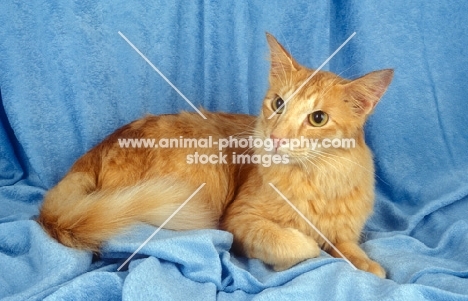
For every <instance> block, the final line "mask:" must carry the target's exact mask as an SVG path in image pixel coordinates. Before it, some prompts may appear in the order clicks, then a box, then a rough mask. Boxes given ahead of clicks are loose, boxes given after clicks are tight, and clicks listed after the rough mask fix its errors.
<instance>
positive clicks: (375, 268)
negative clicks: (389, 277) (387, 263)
mask: <svg viewBox="0 0 468 301" xmlns="http://www.w3.org/2000/svg"><path fill="white" fill-rule="evenodd" d="M355 266H356V268H358V269H360V270H363V271H366V272H369V273H372V274H374V275H376V276H377V277H380V278H382V279H385V277H386V272H385V269H384V268H383V267H382V266H381V265H380V264H378V263H377V262H375V261H373V260H371V259H366V260H360V261H358V262H356V263H355Z"/></svg>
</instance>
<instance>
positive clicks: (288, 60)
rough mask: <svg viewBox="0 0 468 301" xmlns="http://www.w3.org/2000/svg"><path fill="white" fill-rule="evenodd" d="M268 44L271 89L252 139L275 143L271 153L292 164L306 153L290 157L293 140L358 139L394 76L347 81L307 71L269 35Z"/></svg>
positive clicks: (374, 74) (373, 74)
mask: <svg viewBox="0 0 468 301" xmlns="http://www.w3.org/2000/svg"><path fill="white" fill-rule="evenodd" d="M267 40H268V44H269V46H270V59H271V68H270V74H269V83H270V87H269V89H268V91H267V93H266V96H265V99H264V102H263V106H262V109H261V112H260V116H259V119H258V122H257V128H256V135H257V138H261V139H269V138H271V139H274V140H275V147H274V149H273V152H277V153H280V154H282V153H284V154H288V155H290V156H291V157H293V158H294V157H295V156H302V155H305V153H307V152H308V150H307V149H301V147H298V148H296V149H295V150H294V151H292V150H291V148H290V144H288V141H290V140H292V139H316V141H324V139H327V140H326V141H333V139H343V138H345V139H349V138H352V139H362V137H363V126H364V123H365V121H366V119H367V117H368V116H369V115H370V114H371V113H372V111H373V109H374V107H375V106H376V104H377V103H378V101H379V100H380V98H381V97H382V95H383V94H384V93H385V91H386V89H387V87H388V86H389V84H390V82H391V80H392V77H393V70H391V69H385V70H381V71H375V72H371V73H369V74H367V75H364V76H362V77H360V78H357V79H355V80H347V79H344V78H341V77H339V76H338V75H336V74H334V73H332V72H327V71H318V72H316V71H315V70H312V69H308V68H306V67H304V66H302V65H300V64H299V63H297V62H296V60H295V59H294V58H293V57H292V56H291V55H290V54H289V53H288V52H287V51H286V50H285V49H284V47H283V46H282V45H281V44H280V43H278V41H277V40H276V39H275V38H274V37H273V36H272V35H270V34H267ZM314 73H315V74H314ZM313 74H314V75H313ZM312 75H313V76H312ZM284 141H286V142H285V143H279V142H284ZM276 143H277V144H276ZM321 150H322V151H330V150H326V149H321Z"/></svg>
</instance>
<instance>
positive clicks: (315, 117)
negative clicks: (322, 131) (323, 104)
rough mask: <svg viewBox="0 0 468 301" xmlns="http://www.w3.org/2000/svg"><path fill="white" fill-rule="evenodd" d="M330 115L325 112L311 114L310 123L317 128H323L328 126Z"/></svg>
mask: <svg viewBox="0 0 468 301" xmlns="http://www.w3.org/2000/svg"><path fill="white" fill-rule="evenodd" d="M327 122H328V114H327V113H325V112H324V111H315V112H313V113H311V114H309V123H310V124H311V125H312V126H315V127H321V126H324V125H325V124H327Z"/></svg>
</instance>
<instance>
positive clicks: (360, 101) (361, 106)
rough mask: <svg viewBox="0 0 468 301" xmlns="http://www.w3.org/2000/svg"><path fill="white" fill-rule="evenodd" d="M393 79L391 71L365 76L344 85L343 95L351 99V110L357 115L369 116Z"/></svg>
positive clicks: (375, 72) (376, 72)
mask: <svg viewBox="0 0 468 301" xmlns="http://www.w3.org/2000/svg"><path fill="white" fill-rule="evenodd" d="M392 78H393V69H384V70H380V71H374V72H371V73H369V74H366V75H364V76H362V77H360V78H358V79H355V80H353V81H351V82H349V83H346V84H344V89H345V95H346V97H349V98H351V99H346V101H347V102H349V101H350V100H351V105H352V106H353V110H354V111H355V112H356V113H357V114H359V115H368V114H370V113H371V112H372V111H373V109H374V107H375V106H376V105H377V103H378V102H379V100H380V98H381V97H382V96H383V95H384V93H385V91H386V90H387V88H388V86H389V85H390V82H391V81H392Z"/></svg>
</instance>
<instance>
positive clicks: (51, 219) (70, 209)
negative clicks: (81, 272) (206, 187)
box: [38, 172, 219, 251]
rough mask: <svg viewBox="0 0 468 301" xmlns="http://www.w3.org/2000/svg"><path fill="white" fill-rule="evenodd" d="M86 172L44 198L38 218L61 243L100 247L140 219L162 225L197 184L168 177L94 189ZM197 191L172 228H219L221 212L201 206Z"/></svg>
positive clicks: (69, 177)
mask: <svg viewBox="0 0 468 301" xmlns="http://www.w3.org/2000/svg"><path fill="white" fill-rule="evenodd" d="M93 183H94V181H93V180H92V178H91V177H90V176H89V175H87V174H85V173H81V172H79V173H73V174H69V175H67V176H66V177H65V178H64V179H63V180H62V181H61V182H60V183H59V184H58V185H57V186H56V187H54V188H53V189H51V190H50V191H49V192H48V194H47V195H46V197H45V199H44V203H43V206H42V208H41V211H40V215H39V218H38V222H39V223H40V224H41V225H42V227H43V228H44V229H45V231H46V232H47V233H48V234H49V235H50V236H52V237H53V238H55V239H56V240H57V241H59V242H61V243H62V244H64V245H66V246H69V247H72V248H78V249H85V250H92V251H98V250H99V247H100V245H101V244H102V243H103V242H104V241H106V240H108V239H109V238H111V237H112V236H114V235H116V234H118V233H119V232H121V231H122V230H124V229H125V228H127V227H128V226H130V225H132V224H135V223H136V222H146V223H150V224H152V225H156V226H160V225H161V224H162V223H163V222H164V221H165V220H166V219H167V218H168V217H169V216H170V215H171V214H172V213H174V212H175V211H176V210H177V208H178V207H179V206H180V205H181V204H182V203H183V202H184V201H185V200H187V199H188V198H189V197H190V195H191V194H192V193H193V192H194V191H195V189H190V188H189V187H187V185H182V183H177V182H173V181H169V180H164V179H155V180H150V181H146V182H143V183H141V184H139V185H136V186H131V187H125V188H121V189H119V190H115V189H107V190H104V189H103V190H98V191H95V190H94V188H95V187H94V184H93ZM202 195H203V193H201V192H199V193H198V194H197V195H195V196H194V197H193V198H192V199H191V200H190V201H188V203H187V204H186V205H185V206H184V207H183V208H182V209H181V210H180V211H179V212H178V213H177V214H176V215H175V216H174V217H173V218H171V219H170V221H169V222H168V223H167V224H166V225H165V226H164V228H167V229H173V230H189V229H203V228H216V227H217V224H218V219H219V216H217V214H216V213H215V212H214V211H210V210H208V209H207V208H205V207H203V202H201V198H202Z"/></svg>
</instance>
